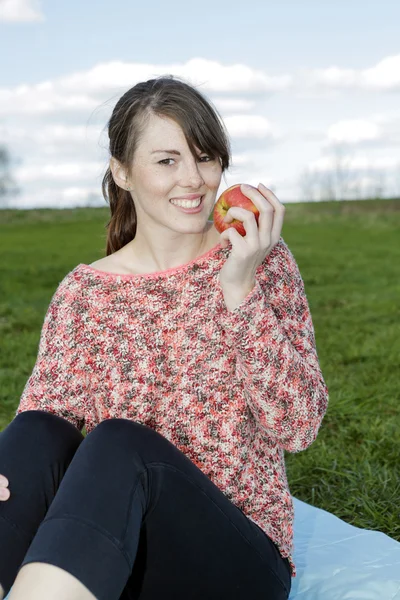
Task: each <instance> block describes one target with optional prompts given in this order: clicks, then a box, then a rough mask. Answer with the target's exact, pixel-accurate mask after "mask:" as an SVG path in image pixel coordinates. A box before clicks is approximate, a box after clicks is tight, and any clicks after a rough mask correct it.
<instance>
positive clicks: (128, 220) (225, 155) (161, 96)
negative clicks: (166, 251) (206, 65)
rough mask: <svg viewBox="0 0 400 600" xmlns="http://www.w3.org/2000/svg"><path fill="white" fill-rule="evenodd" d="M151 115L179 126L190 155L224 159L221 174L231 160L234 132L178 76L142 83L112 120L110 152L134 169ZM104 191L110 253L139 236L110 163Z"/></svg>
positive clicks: (130, 205) (130, 204) (121, 103)
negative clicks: (109, 215)
mask: <svg viewBox="0 0 400 600" xmlns="http://www.w3.org/2000/svg"><path fill="white" fill-rule="evenodd" d="M152 115H157V116H166V117H169V118H171V119H174V120H175V122H176V123H178V124H179V125H180V127H181V128H182V131H183V133H184V135H185V138H186V141H187V143H188V146H189V148H190V151H191V153H192V154H193V156H194V157H195V158H196V159H197V154H196V150H195V146H197V147H198V148H199V149H200V150H201V152H205V153H207V154H208V155H209V156H212V157H219V160H220V163H221V167H222V173H224V171H225V170H226V169H229V167H230V164H231V159H232V157H231V145H230V141H229V135H228V132H227V130H226V127H225V125H224V123H223V120H222V118H221V116H220V115H219V113H218V111H217V109H216V108H215V107H214V106H213V104H212V103H211V102H210V101H209V100H207V99H206V98H205V97H204V96H203V95H202V94H201V93H200V92H199V91H198V90H196V89H195V88H194V87H193V86H192V85H190V84H188V83H186V82H185V81H183V80H181V79H178V78H177V77H175V76H173V75H165V76H161V77H157V78H156V79H149V80H148V81H144V82H140V83H138V84H136V85H135V86H134V87H132V88H131V89H130V90H128V91H127V92H126V93H125V94H124V95H123V96H122V97H121V98H120V99H119V100H118V102H117V104H116V105H115V107H114V110H113V112H112V115H111V118H110V120H109V122H108V125H107V127H108V137H109V139H110V146H109V152H110V155H111V156H113V157H114V158H115V159H117V160H118V161H119V163H120V164H121V165H123V166H124V167H125V168H126V169H127V173H128V174H129V173H130V168H131V165H132V161H133V158H134V155H135V151H136V148H137V146H138V143H139V141H140V138H141V136H142V135H143V133H144V131H145V128H146V126H147V123H148V122H149V120H150V117H151V116H152ZM102 192H103V197H104V199H105V200H106V202H109V204H110V211H111V218H110V221H109V222H108V223H107V225H106V228H107V246H106V256H108V255H109V254H113V253H114V252H116V251H117V250H119V249H120V248H122V247H123V246H125V245H126V244H127V243H128V242H130V241H131V240H133V238H134V237H135V235H136V224H137V218H136V209H135V204H134V202H133V200H132V196H131V194H130V193H129V192H128V191H126V190H124V189H122V188H120V187H119V186H118V185H117V184H116V183H115V181H114V178H113V175H112V172H111V169H110V167H108V169H107V171H106V173H105V175H104V177H103V181H102Z"/></svg>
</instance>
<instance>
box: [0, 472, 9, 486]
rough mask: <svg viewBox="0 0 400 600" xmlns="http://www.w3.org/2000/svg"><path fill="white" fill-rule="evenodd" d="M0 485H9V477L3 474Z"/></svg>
mask: <svg viewBox="0 0 400 600" xmlns="http://www.w3.org/2000/svg"><path fill="white" fill-rule="evenodd" d="M0 486H5V487H7V486H8V479H7V477H4V476H3V475H2V476H1V477H0Z"/></svg>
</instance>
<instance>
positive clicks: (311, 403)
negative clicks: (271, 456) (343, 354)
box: [221, 238, 328, 452]
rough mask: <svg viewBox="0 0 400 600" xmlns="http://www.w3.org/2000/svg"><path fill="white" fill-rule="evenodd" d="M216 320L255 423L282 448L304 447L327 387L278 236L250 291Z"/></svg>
mask: <svg viewBox="0 0 400 600" xmlns="http://www.w3.org/2000/svg"><path fill="white" fill-rule="evenodd" d="M221 294H222V290H221ZM225 308H226V307H225ZM221 317H222V326H223V329H224V330H225V334H226V336H227V341H228V344H229V345H230V347H231V348H232V351H234V352H235V355H236V373H237V375H238V377H240V378H241V379H242V380H243V388H244V394H245V397H246V401H247V403H248V405H249V408H250V410H251V412H252V414H253V415H254V418H255V419H256V421H257V423H258V424H259V426H260V427H261V428H262V430H263V431H264V432H265V434H266V436H267V437H268V438H269V439H271V440H272V441H274V442H275V443H276V444H278V445H279V446H281V447H282V448H283V449H284V450H287V451H288V452H299V451H301V450H304V449H306V448H307V447H308V446H309V445H310V444H311V443H312V442H313V441H314V440H315V438H316V437H317V433H318V430H319V427H320V425H321V422H322V419H323V417H324V414H325V412H326V409H327V405H328V389H327V386H326V384H325V382H324V379H323V376H322V373H321V369H320V366H319V362H318V356H317V350H316V343H315V334H314V328H313V323H312V319H311V314H310V309H309V306H308V302H307V298H306V294H305V289H304V283H303V280H302V277H301V275H300V271H299V268H298V266H297V263H296V261H295V259H294V257H293V255H292V253H291V251H290V250H289V248H288V246H287V245H286V243H285V242H284V240H283V238H280V240H279V242H278V244H276V246H275V247H274V248H273V249H272V251H271V253H270V254H269V255H268V256H267V257H266V259H265V260H264V262H263V263H262V265H260V267H259V268H258V270H257V273H256V284H255V286H254V288H253V289H252V291H251V292H250V293H249V294H248V295H247V297H246V298H244V300H243V301H242V302H241V304H240V305H239V306H237V307H236V308H235V309H234V310H233V311H228V310H227V309H226V310H223V311H222V315H221Z"/></svg>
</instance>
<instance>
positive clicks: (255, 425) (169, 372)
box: [16, 237, 328, 576]
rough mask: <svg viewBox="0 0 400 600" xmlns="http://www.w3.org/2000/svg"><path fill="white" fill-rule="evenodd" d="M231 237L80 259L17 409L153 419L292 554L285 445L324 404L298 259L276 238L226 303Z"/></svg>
mask: <svg viewBox="0 0 400 600" xmlns="http://www.w3.org/2000/svg"><path fill="white" fill-rule="evenodd" d="M229 252H230V247H229V246H228V247H227V248H222V246H221V245H220V244H218V245H217V246H216V247H214V248H213V249H212V250H210V251H209V252H207V253H206V254H203V255H202V256H200V257H198V258H197V259H195V260H193V261H191V262H189V263H186V264H185V265H181V266H179V267H177V268H173V269H168V270H167V271H161V272H158V273H149V274H145V275H119V274H115V273H106V272H104V271H100V270H98V269H95V268H94V267H92V266H90V265H85V264H79V265H78V266H76V267H75V268H74V269H73V270H72V271H71V272H69V273H68V274H67V275H66V276H65V277H64V279H63V280H62V281H61V283H59V285H58V288H57V289H56V291H55V293H54V295H53V297H52V300H51V302H50V305H49V307H48V310H47V313H46V316H45V318H44V323H43V327H42V332H41V336H40V342H39V349H38V355H37V360H36V363H35V365H34V368H33V371H32V374H31V376H30V377H29V379H28V381H27V383H26V385H25V388H24V390H23V393H22V396H21V399H20V403H19V406H18V409H17V412H16V414H19V413H21V412H23V411H26V410H44V411H48V412H50V413H54V414H56V415H59V416H61V417H64V418H65V419H67V420H68V421H70V422H71V423H72V424H73V425H75V427H77V428H78V429H79V430H81V429H82V428H83V426H84V425H85V427H86V432H87V434H89V433H90V432H91V431H92V430H93V429H94V428H95V427H96V425H98V424H99V423H100V422H101V421H103V420H104V419H111V418H125V419H131V420H133V421H136V422H138V423H142V424H144V425H147V426H149V427H152V428H153V429H155V430H156V431H158V432H159V433H161V434H162V435H163V436H165V437H166V438H167V439H168V440H170V441H171V442H172V443H173V444H174V445H175V446H176V447H177V448H179V449H180V450H181V451H182V452H183V453H184V454H185V455H186V456H187V457H188V458H189V459H190V460H191V461H192V462H193V463H194V464H195V465H197V466H198V467H199V468H200V469H201V470H202V471H203V472H204V473H205V474H206V475H207V476H208V477H209V478H210V479H211V481H213V482H214V483H215V485H217V486H218V487H219V489H220V490H221V491H222V492H223V493H224V494H225V495H226V496H227V497H228V498H229V499H230V500H231V501H232V502H233V503H234V504H235V505H236V506H237V507H239V508H240V509H241V510H242V511H243V513H244V514H245V515H246V516H247V517H248V518H249V519H250V520H252V521H253V522H255V523H256V524H257V525H259V527H261V529H262V530H263V531H264V532H265V533H266V534H267V535H268V536H269V537H270V538H271V539H272V540H273V541H274V542H275V544H276V545H277V546H278V548H279V551H280V553H281V555H282V556H283V557H288V558H289V561H290V564H291V568H292V576H296V568H295V565H294V563H293V517H294V512H293V501H292V497H291V494H290V491H289V485H288V481H287V477H286V470H285V462H284V451H285V450H286V451H287V452H299V451H301V450H304V449H306V448H307V447H308V446H309V445H310V444H311V443H312V442H313V441H314V440H315V438H316V436H317V433H318V430H319V427H320V425H321V422H322V419H323V416H324V414H325V411H326V408H327V404H328V389H327V387H326V384H325V382H324V379H323V376H322V373H321V370H320V366H319V362H318V356H317V350H316V343H315V334H314V328H313V323H312V319H311V314H310V310H309V306H308V302H307V298H306V294H305V289H304V284H303V280H302V277H301V275H300V271H299V268H298V266H297V263H296V261H295V259H294V257H293V255H292V253H291V251H290V249H289V248H288V246H287V245H286V243H285V242H284V240H283V238H282V237H281V238H280V239H279V242H278V243H277V244H276V245H275V246H274V248H273V249H272V251H271V252H270V254H269V255H268V256H267V257H266V258H265V260H264V261H263V263H262V264H261V265H260V266H259V267H258V269H257V272H256V283H255V286H254V288H253V290H252V291H251V292H250V293H249V294H248V295H247V296H246V298H244V299H243V301H242V302H241V304H240V305H239V306H237V307H236V308H235V309H234V310H233V311H229V310H228V309H227V307H226V304H225V301H224V297H223V292H222V287H221V285H220V283H219V279H218V275H219V271H220V270H221V268H222V266H223V264H224V262H225V261H226V260H227V258H228V256H229Z"/></svg>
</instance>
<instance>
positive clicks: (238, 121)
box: [224, 115, 278, 139]
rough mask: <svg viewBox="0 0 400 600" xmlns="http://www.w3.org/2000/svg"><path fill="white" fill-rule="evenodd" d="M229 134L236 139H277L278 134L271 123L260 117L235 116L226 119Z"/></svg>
mask: <svg viewBox="0 0 400 600" xmlns="http://www.w3.org/2000/svg"><path fill="white" fill-rule="evenodd" d="M224 123H225V125H226V127H227V129H228V131H229V134H230V135H231V136H232V137H235V138H261V139H264V138H277V137H278V132H277V131H276V130H275V129H274V128H273V127H272V125H271V123H270V121H269V120H268V119H266V118H265V117H262V116H260V115H233V116H231V117H225V118H224Z"/></svg>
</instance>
